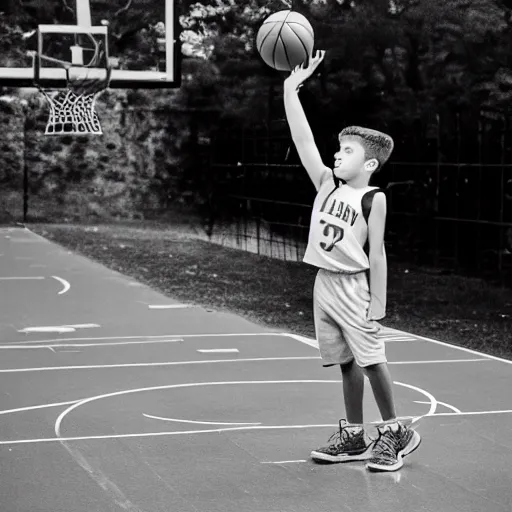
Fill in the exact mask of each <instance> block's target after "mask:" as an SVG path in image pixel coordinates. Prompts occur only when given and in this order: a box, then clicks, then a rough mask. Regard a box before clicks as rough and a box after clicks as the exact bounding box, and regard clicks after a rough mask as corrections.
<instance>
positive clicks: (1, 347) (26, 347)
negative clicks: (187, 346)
mask: <svg viewBox="0 0 512 512" xmlns="http://www.w3.org/2000/svg"><path fill="white" fill-rule="evenodd" d="M178 341H185V340H184V339H183V338H175V339H170V340H151V341H121V342H119V343H115V342H108V341H107V342H104V343H54V344H52V345H44V344H43V345H0V350H31V349H36V348H63V347H113V346H117V345H121V346H124V345H146V344H154V343H176V342H178Z"/></svg>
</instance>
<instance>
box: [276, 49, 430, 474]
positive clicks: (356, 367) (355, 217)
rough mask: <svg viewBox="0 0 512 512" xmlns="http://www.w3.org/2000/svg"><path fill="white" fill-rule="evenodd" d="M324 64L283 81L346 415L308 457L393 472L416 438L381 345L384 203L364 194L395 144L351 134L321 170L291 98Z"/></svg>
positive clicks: (375, 193) (321, 331)
mask: <svg viewBox="0 0 512 512" xmlns="http://www.w3.org/2000/svg"><path fill="white" fill-rule="evenodd" d="M324 56H325V51H321V52H316V55H312V56H311V58H310V59H309V64H308V65H306V64H303V65H301V66H297V67H296V68H295V69H294V70H293V71H292V72H291V74H290V76H289V77H288V78H287V79H286V80H285V82H284V104H285V111H286V117H287V120H288V124H289V126H290V131H291V134H292V139H293V142H294V144H295V146H296V148H297V152H298V154H299V157H300V159H301V162H302V164H303V166H304V167H305V169H306V171H307V172H308V174H309V176H310V178H311V180H312V182H313V184H314V186H315V188H316V190H317V196H316V199H315V202H314V205H313V212H312V217H311V226H310V233H309V241H308V247H307V249H306V253H305V255H304V262H306V263H309V264H311V265H314V266H316V267H318V268H319V271H318V274H317V277H316V280H315V286H314V292H313V308H314V319H315V331H316V337H317V340H318V344H319V349H320V355H321V357H322V360H323V366H325V367H327V366H333V365H340V367H341V373H342V380H343V396H344V402H345V411H346V416H347V418H346V420H340V422H339V431H337V432H335V433H334V434H333V435H332V436H331V437H330V439H329V441H328V443H329V445H328V446H326V447H322V448H319V449H317V450H314V451H313V452H311V456H312V458H313V459H314V460H322V461H329V462H346V461H355V460H366V461H367V464H366V468H367V469H369V470H371V471H396V470H398V469H400V468H401V467H402V466H403V461H402V458H403V457H404V456H405V455H408V454H410V453H411V452H413V451H414V450H415V449H416V448H417V447H418V446H419V444H420V442H421V438H420V435H419V434H418V433H417V432H416V431H415V430H413V429H411V428H409V427H408V426H406V425H405V424H404V423H403V422H401V421H399V420H398V419H397V416H396V412H395V405H394V400H393V393H392V381H391V377H390V374H389V370H388V367H387V360H386V355H385V348H384V341H383V340H382V338H380V339H379V338H378V337H377V333H378V332H379V324H377V323H375V321H377V320H381V319H382V318H384V317H385V315H386V286H387V282H386V281H387V264H386V253H385V249H384V228H385V221H386V196H385V195H384V193H383V192H382V191H381V190H380V189H378V188H376V187H369V186H368V182H369V179H370V177H371V175H372V173H373V172H375V171H377V170H379V169H380V167H381V166H382V165H383V164H384V163H385V162H386V161H387V159H388V158H389V156H390V154H391V152H392V150H393V140H392V139H391V137H389V136H388V135H386V134H384V133H381V132H378V131H375V130H370V129H368V128H361V127H358V126H352V127H348V128H345V129H344V130H343V131H342V132H341V133H340V136H339V139H340V149H339V151H337V152H336V154H335V155H334V158H335V164H334V169H333V170H331V169H330V168H328V167H326V166H325V165H324V164H323V163H322V160H321V157H320V154H319V152H318V149H317V147H316V145H315V141H314V138H313V134H312V132H311V129H310V127H309V124H308V122H307V119H306V116H305V114H304V110H303V108H302V106H301V103H300V100H299V97H298V93H297V91H298V89H299V88H300V87H301V86H302V84H303V82H304V81H305V80H306V79H307V78H309V77H310V76H311V75H312V73H313V72H314V71H315V69H316V68H317V67H318V65H319V64H320V62H321V61H322V60H323V58H324ZM366 246H369V251H365V247H366ZM367 272H368V273H369V282H368V278H367ZM365 374H366V376H367V377H368V379H369V381H370V384H371V387H372V391H373V394H374V396H375V400H376V402H377V405H378V407H379V411H380V413H381V416H382V420H383V421H382V423H381V424H380V425H379V426H378V427H377V430H378V434H379V435H378V439H376V440H375V439H372V438H370V437H369V436H368V435H367V434H366V432H365V430H364V425H363V391H364V375H365Z"/></svg>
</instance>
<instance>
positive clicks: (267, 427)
mask: <svg viewBox="0 0 512 512" xmlns="http://www.w3.org/2000/svg"><path fill="white" fill-rule="evenodd" d="M511 413H512V409H506V410H498V411H470V412H461V413H455V412H436V413H435V414H432V415H425V416H424V417H423V419H425V418H437V417H438V416H474V415H482V416H483V415H486V414H511ZM336 427H339V425H338V424H337V423H327V424H320V425H257V426H245V427H232V428H218V429H208V430H179V431H170V432H141V433H136V434H110V435H99V436H76V437H50V438H41V439H15V440H10V441H0V445H13V444H37V443H55V442H62V441H94V440H107V439H129V438H140V437H159V436H175V435H193V434H212V433H222V432H232V431H238V430H286V429H290V430H292V429H308V428H336Z"/></svg>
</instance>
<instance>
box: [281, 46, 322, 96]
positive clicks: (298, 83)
mask: <svg viewBox="0 0 512 512" xmlns="http://www.w3.org/2000/svg"><path fill="white" fill-rule="evenodd" d="M324 57H325V50H317V51H316V53H315V55H311V56H310V57H309V58H308V61H309V64H308V65H306V63H307V62H308V61H306V62H304V63H302V64H299V65H298V66H295V68H294V69H292V72H291V73H290V76H289V77H288V78H287V79H286V80H285V81H284V85H285V87H289V88H291V89H293V90H295V91H297V90H298V89H299V88H300V87H302V84H303V82H305V81H306V80H307V79H308V78H309V77H310V76H311V75H312V74H313V73H314V71H315V69H316V68H317V67H318V66H319V65H320V62H322V60H323V59H324Z"/></svg>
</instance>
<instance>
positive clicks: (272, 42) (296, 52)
mask: <svg viewBox="0 0 512 512" xmlns="http://www.w3.org/2000/svg"><path fill="white" fill-rule="evenodd" d="M314 43H315V35H314V31H313V27H312V26H311V23H309V21H308V20H307V18H305V17H304V16H303V15H302V14H300V13H298V12H294V11H290V10H286V11H279V12H276V13H274V14H271V15H270V16H269V17H268V18H267V19H266V20H265V21H264V22H263V24H262V25H261V27H260V29H259V30H258V34H257V36H256V48H257V49H258V52H259V54H260V55H261V58H262V59H263V61H264V62H265V64H267V65H269V66H270V67H271V68H274V69H277V70H278V71H291V70H292V69H293V68H294V67H295V66H298V65H299V64H302V63H303V62H304V61H306V59H307V58H308V57H309V56H310V55H311V54H312V52H313V46H314Z"/></svg>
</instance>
